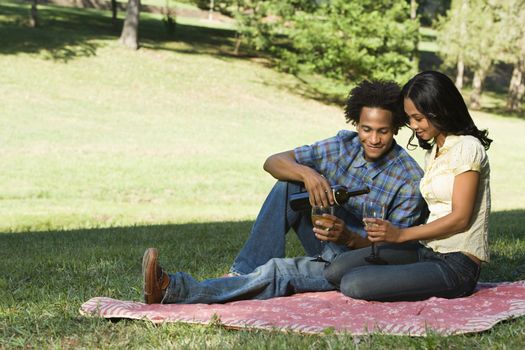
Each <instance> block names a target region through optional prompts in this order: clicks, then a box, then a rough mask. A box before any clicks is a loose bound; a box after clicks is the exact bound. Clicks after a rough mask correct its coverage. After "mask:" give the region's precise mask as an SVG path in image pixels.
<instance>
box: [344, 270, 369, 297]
mask: <svg viewBox="0 0 525 350" xmlns="http://www.w3.org/2000/svg"><path fill="white" fill-rule="evenodd" d="M339 290H340V291H341V293H343V294H344V295H346V296H347V297H350V298H353V299H363V300H370V298H371V296H370V285H369V283H368V282H367V281H366V278H363V275H362V274H358V273H356V274H354V273H348V274H346V275H344V276H343V278H341V284H340V286H339Z"/></svg>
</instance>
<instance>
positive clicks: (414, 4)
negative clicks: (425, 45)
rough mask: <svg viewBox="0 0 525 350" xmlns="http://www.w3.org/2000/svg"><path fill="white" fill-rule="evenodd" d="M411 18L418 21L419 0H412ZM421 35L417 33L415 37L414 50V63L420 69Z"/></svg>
mask: <svg viewBox="0 0 525 350" xmlns="http://www.w3.org/2000/svg"><path fill="white" fill-rule="evenodd" d="M410 19H411V20H412V21H417V2H416V0H410ZM418 46H419V35H416V37H415V39H414V50H413V51H412V64H413V66H414V67H415V68H416V70H417V71H419V51H418Z"/></svg>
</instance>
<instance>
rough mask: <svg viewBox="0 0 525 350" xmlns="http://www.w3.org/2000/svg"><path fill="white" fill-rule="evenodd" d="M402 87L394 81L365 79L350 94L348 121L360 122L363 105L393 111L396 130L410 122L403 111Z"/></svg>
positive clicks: (347, 108) (354, 123)
mask: <svg viewBox="0 0 525 350" xmlns="http://www.w3.org/2000/svg"><path fill="white" fill-rule="evenodd" d="M400 96H401V88H400V87H399V85H398V84H397V83H396V82H393V81H380V80H374V81H368V80H364V81H362V82H361V83H360V84H359V85H357V86H356V87H355V88H353V89H352V90H351V91H350V93H349V94H348V100H347V102H346V107H345V117H346V122H347V123H352V124H353V125H357V124H359V116H360V115H361V109H363V107H370V108H381V109H385V110H387V111H390V112H392V116H393V118H392V119H393V120H392V122H393V125H392V127H393V128H394V130H395V131H397V130H398V129H399V128H401V127H402V126H404V125H406V124H408V118H407V116H406V114H405V112H404V111H403V107H402V99H401V98H400Z"/></svg>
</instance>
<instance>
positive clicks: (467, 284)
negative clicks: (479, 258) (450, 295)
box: [443, 253, 480, 296]
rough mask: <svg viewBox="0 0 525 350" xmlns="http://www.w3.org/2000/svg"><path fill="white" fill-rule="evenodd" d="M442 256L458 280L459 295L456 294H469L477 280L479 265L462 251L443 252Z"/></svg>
mask: <svg viewBox="0 0 525 350" xmlns="http://www.w3.org/2000/svg"><path fill="white" fill-rule="evenodd" d="M443 258H444V260H445V261H446V262H447V265H448V266H449V267H450V268H451V269H452V270H453V271H454V273H455V274H456V277H457V280H458V282H459V285H458V292H459V294H460V295H458V296H464V295H469V294H471V293H472V291H473V290H474V288H475V287H476V284H477V282H478V278H479V273H480V267H479V265H478V264H476V263H475V262H474V261H472V259H470V258H469V257H468V256H466V255H465V254H463V253H448V254H443Z"/></svg>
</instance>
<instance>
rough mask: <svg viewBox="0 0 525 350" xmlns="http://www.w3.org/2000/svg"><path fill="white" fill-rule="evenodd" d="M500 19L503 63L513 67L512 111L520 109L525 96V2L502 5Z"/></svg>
mask: <svg viewBox="0 0 525 350" xmlns="http://www.w3.org/2000/svg"><path fill="white" fill-rule="evenodd" d="M499 10H500V17H501V23H502V30H501V31H500V33H501V34H500V35H501V38H500V40H502V41H503V42H504V48H503V51H502V57H501V59H502V61H504V62H506V63H510V64H512V65H513V71H512V77H511V79H510V84H509V89H508V94H507V101H506V108H507V109H508V110H510V111H514V112H515V111H518V110H519V109H520V105H521V100H522V99H523V96H524V94H525V28H524V26H523V23H525V1H524V0H507V1H505V2H503V3H502V4H501V7H500V8H499Z"/></svg>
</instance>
